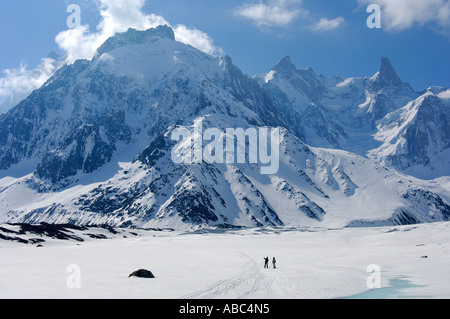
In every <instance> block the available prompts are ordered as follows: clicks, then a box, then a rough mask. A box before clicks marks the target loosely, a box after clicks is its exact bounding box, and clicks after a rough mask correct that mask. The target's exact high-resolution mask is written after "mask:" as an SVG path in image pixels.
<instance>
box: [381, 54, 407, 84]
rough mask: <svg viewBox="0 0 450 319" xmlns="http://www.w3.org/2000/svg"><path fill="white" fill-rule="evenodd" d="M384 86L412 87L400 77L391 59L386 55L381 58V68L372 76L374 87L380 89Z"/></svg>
mask: <svg viewBox="0 0 450 319" xmlns="http://www.w3.org/2000/svg"><path fill="white" fill-rule="evenodd" d="M384 87H396V88H399V87H405V88H409V89H411V87H410V86H409V84H407V83H405V82H403V81H402V80H401V79H400V77H399V76H398V75H397V72H396V71H395V69H394V67H393V66H392V64H391V61H389V59H388V58H386V57H382V58H381V68H380V70H379V71H378V72H377V74H375V75H374V76H373V78H372V88H373V89H374V90H380V89H382V88H384Z"/></svg>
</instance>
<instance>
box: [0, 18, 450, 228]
mask: <svg viewBox="0 0 450 319" xmlns="http://www.w3.org/2000/svg"><path fill="white" fill-rule="evenodd" d="M449 106H450V90H449V89H447V88H442V87H430V88H428V89H427V90H425V91H422V92H417V91H415V90H414V89H413V88H411V86H410V85H409V84H408V83H405V82H403V81H402V80H401V79H400V78H399V76H398V75H397V73H396V71H395V69H394V68H393V66H392V65H391V63H390V61H389V60H388V59H387V58H382V59H381V68H380V70H379V71H378V72H377V73H376V74H375V75H374V76H371V77H364V78H361V77H355V78H342V77H339V76H335V77H331V78H327V77H324V76H322V75H319V74H316V73H315V72H314V71H313V70H312V69H305V70H303V69H298V68H297V67H296V66H295V65H293V64H292V61H291V59H290V58H289V57H285V58H283V59H281V60H280V61H279V62H278V63H277V64H276V65H275V66H274V67H273V68H272V69H271V70H270V71H269V72H268V73H266V74H261V75H256V76H248V75H245V74H244V73H243V72H242V71H241V70H240V69H239V68H238V67H237V66H235V65H234V64H233V61H232V59H231V58H230V57H228V56H224V57H216V56H211V55H208V54H205V53H203V52H201V51H199V50H197V49H195V48H193V47H191V46H189V45H186V44H182V43H180V42H177V41H175V36H174V32H173V30H172V29H171V28H170V27H167V26H159V27H157V28H154V29H149V30H146V31H137V30H134V29H129V30H128V31H127V32H124V33H118V34H116V35H115V36H113V37H111V38H110V39H108V40H107V41H106V42H105V43H104V44H103V45H102V46H100V47H99V48H98V50H97V53H96V54H95V56H94V58H93V59H92V60H79V61H76V62H75V63H73V64H71V65H64V66H63V67H61V68H60V69H59V70H58V71H56V73H55V74H54V75H53V76H52V77H51V78H50V79H49V80H48V81H47V82H46V83H45V84H44V85H43V86H42V87H41V88H39V89H38V90H35V91H34V92H33V93H31V94H30V95H29V96H28V97H27V98H25V99H24V100H22V101H21V102H20V103H18V104H17V106H15V107H14V108H12V109H11V110H10V111H8V112H7V113H6V114H3V115H1V116H0V205H1V206H0V207H1V208H0V223H1V222H3V223H6V222H8V223H40V222H46V223H55V224H74V225H109V226H119V227H139V228H151V227H166V228H167V227H169V228H174V229H193V228H199V227H211V226H212V227H225V228H227V227H260V226H288V227H303V226H311V227H346V226H347V227H356V226H384V225H404V224H416V223H424V222H434V221H443V220H445V221H447V220H449V218H450V204H449V203H450V177H449V176H450V111H449V110H450V109H449ZM198 123H202V125H203V126H204V127H205V128H217V129H219V130H220V131H222V132H226V129H227V128H234V129H236V128H242V129H244V130H246V129H248V128H253V127H271V128H278V129H279V130H280V143H279V146H280V167H279V170H278V172H277V173H276V174H273V175H261V174H260V170H259V165H258V164H251V163H236V164H229V163H207V162H200V163H191V164H186V163H181V164H176V163H174V161H173V159H172V151H173V149H174V147H175V145H176V142H175V141H173V140H172V138H171V136H172V133H173V132H174V131H175V130H177V129H180V128H186V129H192V127H194V126H195V125H198ZM193 152H194V153H195V150H193ZM247 155H248V154H247Z"/></svg>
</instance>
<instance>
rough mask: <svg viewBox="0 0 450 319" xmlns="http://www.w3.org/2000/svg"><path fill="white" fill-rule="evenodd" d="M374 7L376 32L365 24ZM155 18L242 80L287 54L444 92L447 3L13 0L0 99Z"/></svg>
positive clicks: (309, 63)
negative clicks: (74, 26)
mask: <svg viewBox="0 0 450 319" xmlns="http://www.w3.org/2000/svg"><path fill="white" fill-rule="evenodd" d="M371 3H375V4H378V5H379V6H380V8H381V14H382V15H381V22H382V27H381V29H369V28H368V27H367V24H366V20H367V18H368V17H369V15H370V13H367V12H366V8H367V6H368V5H369V4H371ZM69 4H78V5H79V6H80V9H81V25H82V27H83V28H84V29H80V30H79V32H78V33H75V32H72V33H71V32H68V31H69V30H68V26H67V23H66V20H67V18H68V17H69V15H70V13H67V7H68V5H69ZM108 19H109V20H108ZM158 21H166V22H168V23H170V25H171V26H173V27H176V28H177V29H176V33H177V34H179V37H182V38H183V39H184V41H183V42H186V43H191V44H193V45H194V46H195V45H197V46H198V47H199V48H201V49H204V50H205V51H208V52H209V51H211V52H212V51H214V53H216V54H228V55H229V56H231V57H232V59H233V61H234V63H235V64H236V65H237V66H239V67H240V68H241V69H242V70H243V71H244V73H246V74H248V75H254V74H258V73H264V72H268V71H269V70H270V68H271V67H272V66H273V65H274V64H275V63H276V62H277V61H278V60H280V59H281V58H283V57H284V56H286V55H290V56H291V58H292V61H293V63H294V64H296V66H297V67H298V68H308V67H312V68H313V69H314V70H315V71H316V72H317V73H321V74H323V75H325V76H333V75H340V76H344V77H350V76H371V75H373V74H375V73H376V72H377V70H378V68H379V65H380V58H381V56H386V57H388V58H389V59H390V60H391V62H392V64H393V65H394V67H395V68H396V70H397V72H398V74H399V76H400V77H401V78H402V79H403V80H404V81H407V82H409V83H410V84H411V85H412V86H413V87H414V88H415V89H417V90H422V89H425V88H427V87H429V86H432V85H440V86H445V87H450V76H449V75H450V59H449V56H450V54H449V53H450V4H449V0H389V1H388V0H341V1H330V0H246V1H237V0H227V1H212V0H189V1H186V0H166V1H156V0H147V1H145V0H126V1H125V0H65V1H61V0H45V1H32V0H15V1H1V2H0V30H2V31H1V32H0V43H2V45H1V46H0V72H2V73H1V74H0V102H1V101H2V100H1V98H2V95H3V98H4V96H5V95H6V94H7V93H8V90H13V89H14V85H15V83H19V82H20V80H21V81H22V82H21V83H22V84H23V82H25V80H26V79H27V78H26V77H23V76H24V75H26V76H30V74H31V72H32V71H33V70H34V69H35V68H37V67H39V66H40V65H41V64H42V58H45V57H46V56H47V55H48V53H49V52H50V51H55V52H57V53H59V54H61V55H65V54H69V55H71V56H73V59H75V58H79V57H88V56H89V54H91V53H90V52H91V51H90V49H91V48H90V47H89V46H95V45H96V43H97V42H98V41H101V40H102V39H103V37H102V36H106V35H108V34H109V33H111V32H114V31H121V30H123V29H124V28H127V27H128V26H132V27H136V28H145V27H148V26H152V25H154V24H157V22H158ZM102 22H103V24H101V23H102ZM128 24H131V25H128ZM58 35H59V38H58V40H57V36H58ZM72 40H73V41H72ZM75 40H76V41H75ZM87 40H89V41H91V42H90V43H86V41H87ZM83 41H84V42H83ZM96 41H97V42H96ZM81 49H83V50H84V51H83V52H81V51H82V50H81ZM69 62H70V61H69ZM46 70H47V69H46ZM21 76H22V78H21ZM24 79H25V80H24ZM40 81H42V78H40ZM36 83H39V81H37V82H36ZM17 85H19V84H17ZM23 85H25V84H23ZM35 85H37V84H35Z"/></svg>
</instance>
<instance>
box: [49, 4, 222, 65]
mask: <svg viewBox="0 0 450 319" xmlns="http://www.w3.org/2000/svg"><path fill="white" fill-rule="evenodd" d="M144 5H145V0H99V11H100V15H101V17H102V20H101V22H100V23H99V25H98V26H97V32H90V30H89V27H88V26H86V25H81V26H79V27H77V28H75V29H71V30H66V31H63V32H61V33H59V34H58V35H57V36H56V39H55V40H56V43H57V44H58V46H59V47H60V48H61V49H63V50H64V51H65V52H66V53H67V60H68V62H69V63H73V62H74V61H75V60H77V59H91V58H92V57H93V56H94V54H95V51H96V50H97V48H98V47H99V46H100V45H102V44H103V43H104V42H105V41H106V40H107V39H108V38H109V37H111V36H113V35H114V34H115V33H117V32H125V31H126V30H128V29H129V28H133V29H136V30H147V29H149V28H154V27H157V26H159V25H169V26H170V23H169V22H167V21H166V20H165V19H164V18H163V17H162V16H159V15H155V14H146V13H144V12H143V11H142V8H143V7H144ZM174 32H175V37H176V39H177V40H178V41H180V42H183V43H187V44H190V45H192V46H193V47H196V48H197V49H199V50H202V51H204V52H206V53H209V54H221V53H222V50H221V49H220V48H218V47H216V46H215V45H214V43H213V40H212V39H211V38H210V37H209V36H208V35H207V34H206V33H204V32H202V31H200V30H197V29H195V28H188V27H186V26H184V25H178V26H177V27H175V28H174Z"/></svg>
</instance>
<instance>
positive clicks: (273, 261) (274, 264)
mask: <svg viewBox="0 0 450 319" xmlns="http://www.w3.org/2000/svg"><path fill="white" fill-rule="evenodd" d="M272 264H273V269H277V260H276V259H275V257H273V259H272Z"/></svg>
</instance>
